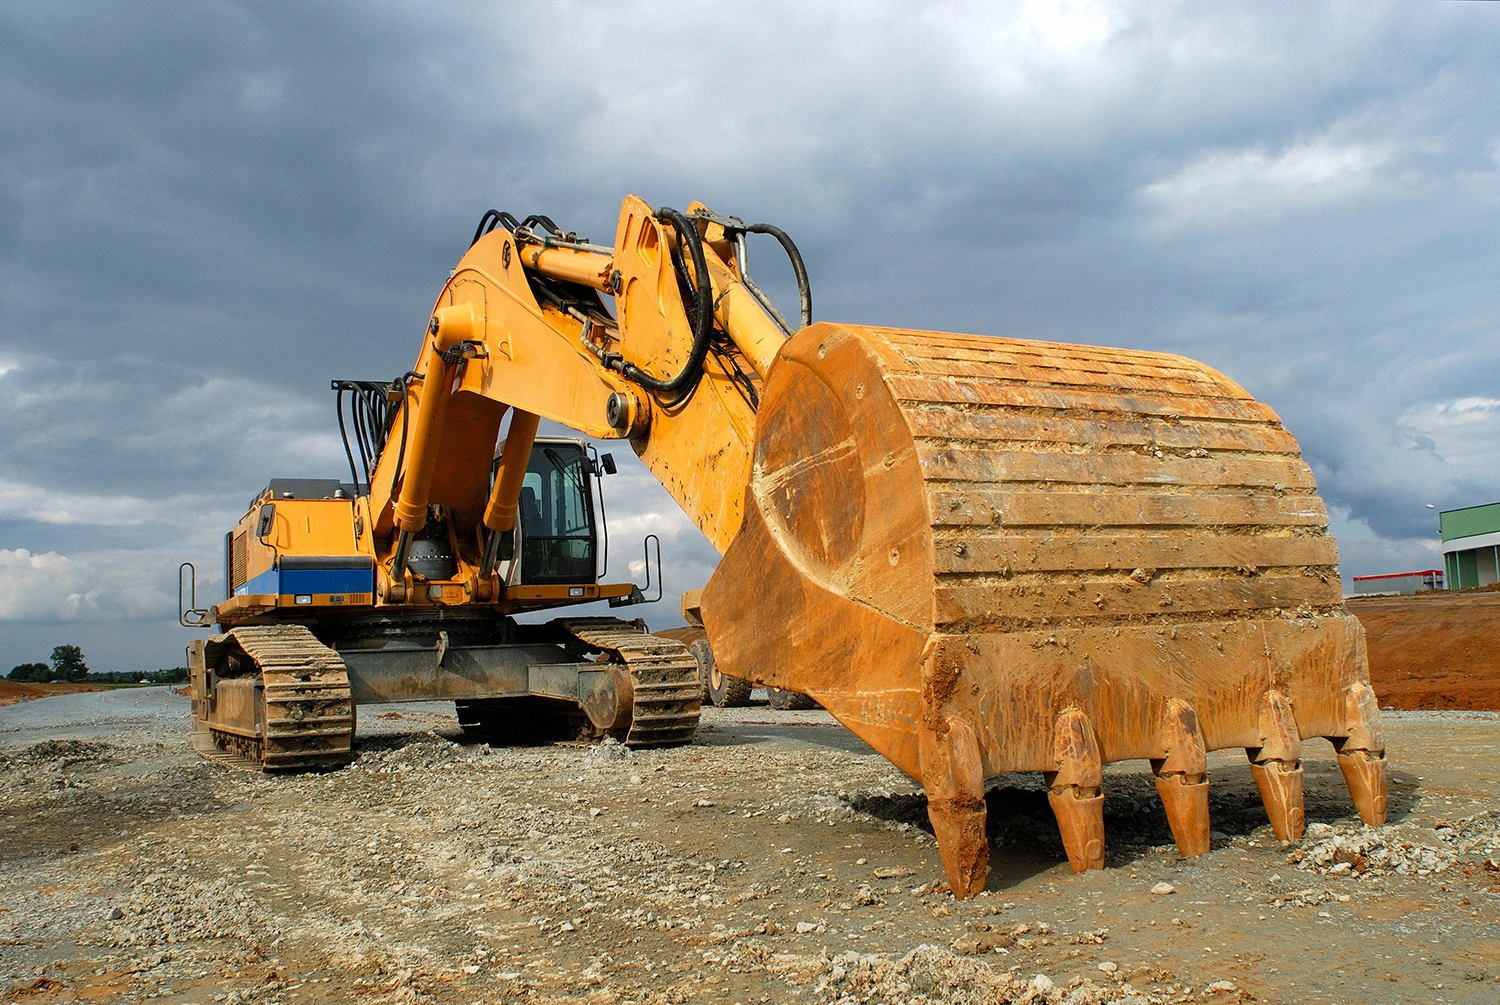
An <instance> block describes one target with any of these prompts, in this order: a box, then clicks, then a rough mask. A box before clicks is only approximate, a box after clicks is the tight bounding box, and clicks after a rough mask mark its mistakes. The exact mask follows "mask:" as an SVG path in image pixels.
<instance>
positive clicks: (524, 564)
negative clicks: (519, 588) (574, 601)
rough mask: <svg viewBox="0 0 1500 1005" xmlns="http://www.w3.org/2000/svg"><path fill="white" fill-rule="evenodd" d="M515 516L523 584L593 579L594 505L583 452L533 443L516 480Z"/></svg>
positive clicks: (585, 581) (592, 580)
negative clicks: (518, 488)
mask: <svg viewBox="0 0 1500 1005" xmlns="http://www.w3.org/2000/svg"><path fill="white" fill-rule="evenodd" d="M519 516H520V522H521V580H522V582H526V583H592V582H594V578H595V575H594V569H595V565H594V507H593V498H592V496H591V495H590V493H589V482H588V462H587V459H586V458H585V456H584V453H583V451H581V450H579V449H578V448H577V447H574V446H572V445H554V444H537V446H536V447H535V448H534V449H533V450H532V451H531V460H530V462H529V463H528V464H527V466H526V477H525V478H524V479H523V480H522V482H521V499H520V514H519Z"/></svg>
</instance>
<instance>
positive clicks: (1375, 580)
mask: <svg viewBox="0 0 1500 1005" xmlns="http://www.w3.org/2000/svg"><path fill="white" fill-rule="evenodd" d="M1442 588H1443V570H1442V569H1423V570H1422V571H1421V572H1390V573H1387V574H1385V575H1384V576H1355V577H1354V592H1355V593H1356V594H1361V593H1363V594H1371V593H1402V594H1412V593H1417V592H1418V591H1420V590H1441V589H1442Z"/></svg>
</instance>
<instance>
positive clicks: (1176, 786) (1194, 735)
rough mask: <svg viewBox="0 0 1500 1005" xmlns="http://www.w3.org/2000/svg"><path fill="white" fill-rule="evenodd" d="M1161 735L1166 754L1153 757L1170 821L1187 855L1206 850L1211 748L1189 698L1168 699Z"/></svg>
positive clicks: (1193, 856) (1174, 835) (1207, 848)
mask: <svg viewBox="0 0 1500 1005" xmlns="http://www.w3.org/2000/svg"><path fill="white" fill-rule="evenodd" d="M1161 739H1162V742H1163V746H1164V747H1165V748H1166V756H1165V757H1162V758H1159V759H1156V758H1153V759H1152V761H1151V770H1152V771H1153V772H1154V773H1155V774H1156V792H1157V795H1159V796H1161V804H1162V808H1163V809H1165V810H1166V811H1167V824H1168V825H1169V826H1170V827H1171V828H1172V837H1174V838H1175V839H1176V840H1177V850H1178V851H1179V852H1181V853H1182V855H1183V857H1185V858H1196V857H1197V856H1199V855H1203V854H1206V853H1207V852H1208V850H1209V845H1210V838H1209V835H1210V833H1211V832H1210V827H1209V820H1208V750H1207V748H1206V746H1205V744H1204V742H1203V731H1202V730H1201V729H1199V727H1198V715H1197V713H1196V712H1194V711H1193V707H1192V706H1191V705H1189V704H1188V703H1187V702H1185V701H1182V700H1180V699H1177V698H1172V699H1169V700H1168V701H1167V708H1166V712H1165V714H1164V715H1163V717H1162V732H1161Z"/></svg>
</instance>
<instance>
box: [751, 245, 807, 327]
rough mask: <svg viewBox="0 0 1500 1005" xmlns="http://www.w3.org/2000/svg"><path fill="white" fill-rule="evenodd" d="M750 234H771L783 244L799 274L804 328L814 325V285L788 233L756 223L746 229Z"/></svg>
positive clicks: (798, 287) (799, 300) (793, 268)
mask: <svg viewBox="0 0 1500 1005" xmlns="http://www.w3.org/2000/svg"><path fill="white" fill-rule="evenodd" d="M745 231H746V232H747V233H750V234H770V235H771V236H772V237H774V238H776V240H777V241H778V242H779V243H780V244H781V247H782V250H783V251H785V252H786V257H787V258H789V259H790V260H791V263H792V271H793V272H794V273H796V274H797V301H798V306H799V307H800V308H801V315H802V327H803V328H806V327H807V326H808V325H810V324H812V284H811V283H809V282H808V280H807V267H806V266H805V265H803V264H802V252H800V251H798V250H797V246H796V245H795V244H793V243H792V239H791V238H790V237H788V236H787V233H786V231H784V230H782V229H781V228H780V227H773V226H771V225H770V224H769V223H755V224H751V225H750V226H748V227H746V228H745Z"/></svg>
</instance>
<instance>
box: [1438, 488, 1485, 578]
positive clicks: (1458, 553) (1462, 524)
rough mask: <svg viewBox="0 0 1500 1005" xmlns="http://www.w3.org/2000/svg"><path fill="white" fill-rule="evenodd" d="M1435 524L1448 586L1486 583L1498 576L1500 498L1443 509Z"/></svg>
mask: <svg viewBox="0 0 1500 1005" xmlns="http://www.w3.org/2000/svg"><path fill="white" fill-rule="evenodd" d="M1438 527H1439V529H1440V530H1441V531H1442V535H1443V569H1444V571H1445V572H1446V573H1447V581H1448V589H1450V590H1462V589H1465V588H1467V587H1470V586H1489V585H1490V584H1491V583H1493V582H1496V581H1497V580H1500V561H1497V559H1500V502H1494V503H1487V504H1486V505H1483V506H1465V507H1464V508H1463V509H1447V510H1443V511H1442V512H1441V513H1439V514H1438Z"/></svg>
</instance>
